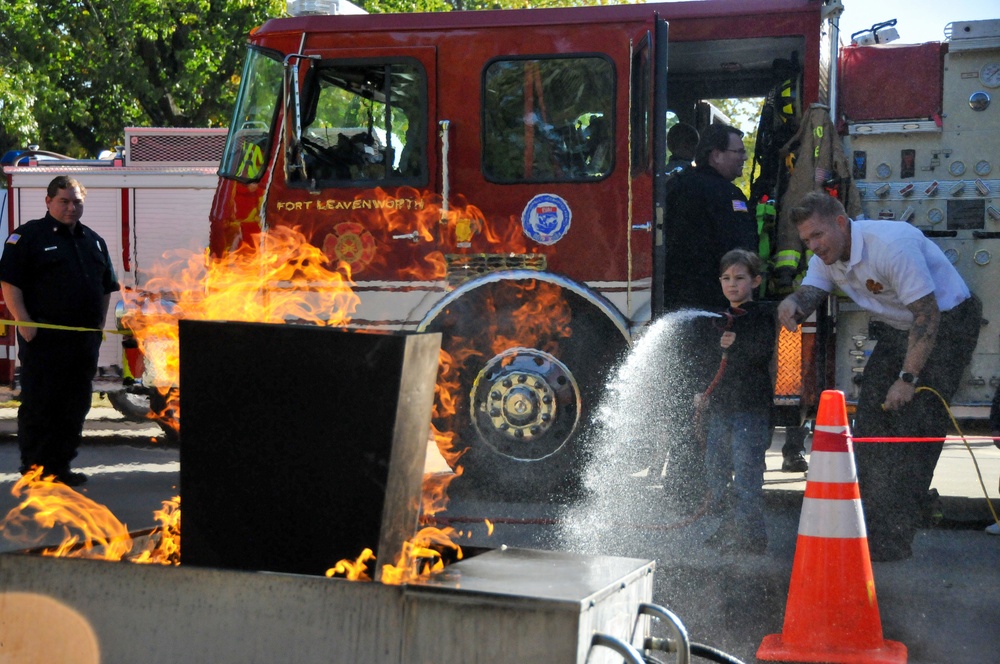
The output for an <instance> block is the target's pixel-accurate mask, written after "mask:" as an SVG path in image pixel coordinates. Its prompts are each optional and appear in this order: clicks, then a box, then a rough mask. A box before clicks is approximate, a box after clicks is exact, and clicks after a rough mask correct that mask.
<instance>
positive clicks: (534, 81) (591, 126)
mask: <svg viewBox="0 0 1000 664" xmlns="http://www.w3.org/2000/svg"><path fill="white" fill-rule="evenodd" d="M614 103H615V70H614V65H613V64H612V63H611V61H610V60H608V59H606V58H603V57H597V56H581V57H552V58H539V59H517V60H494V61H493V62H491V63H490V64H489V65H488V66H487V68H486V71H485V73H484V76H483V172H484V174H485V175H486V177H487V179H489V180H491V181H494V182H503V183H515V182H572V181H592V180H596V179H600V178H603V177H605V176H607V175H608V174H609V173H610V172H611V169H612V167H613V157H614V149H613V147H614V115H613V109H614Z"/></svg>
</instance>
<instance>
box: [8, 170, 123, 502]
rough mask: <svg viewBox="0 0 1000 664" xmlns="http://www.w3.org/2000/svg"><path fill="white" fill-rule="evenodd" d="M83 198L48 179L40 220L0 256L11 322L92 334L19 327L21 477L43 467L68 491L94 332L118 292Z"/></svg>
mask: <svg viewBox="0 0 1000 664" xmlns="http://www.w3.org/2000/svg"><path fill="white" fill-rule="evenodd" d="M86 195H87V191H86V189H84V188H83V186H81V185H80V183H79V182H77V181H76V180H74V179H73V178H70V177H67V176H60V177H57V178H56V179H54V180H53V181H52V182H50V183H49V186H48V191H47V196H46V197H45V206H46V208H47V209H48V212H47V214H46V215H45V217H43V218H42V219H35V220H33V221H29V222H28V223H26V224H24V225H22V226H20V227H18V228H17V229H16V230H15V231H14V232H13V233H12V234H11V235H10V236H9V237H8V238H7V241H6V243H5V244H4V250H3V256H2V257H0V286H2V287H3V295H4V300H5V301H6V304H7V308H8V309H9V310H10V312H11V314H12V315H13V316H14V319H15V320H17V321H18V322H23V323H32V322H34V323H47V324H54V325H62V326H67V327H81V328H88V330H90V331H77V330H60V329H48V328H40V327H32V326H28V325H25V326H18V328H17V335H18V360H19V361H20V364H21V374H20V382H21V395H20V401H21V406H20V408H19V410H18V412H17V439H18V445H19V446H20V450H21V468H20V470H21V473H22V474H23V473H26V472H28V471H29V470H30V469H31V468H32V467H33V466H42V467H43V468H44V470H43V474H44V475H45V476H48V475H54V476H55V477H56V479H57V480H58V481H61V482H63V483H65V484H68V485H70V486H77V485H80V484H83V483H84V482H86V481H87V476H86V475H84V474H83V473H78V472H72V471H70V461H72V459H73V458H74V457H76V452H77V448H78V447H79V446H80V442H81V438H82V434H83V421H84V418H85V417H86V415H87V413H88V412H89V411H90V403H91V394H92V389H93V385H92V381H93V378H94V374H95V373H96V372H97V361H98V353H99V350H100V345H101V332H100V329H101V328H102V327H103V325H104V320H105V317H106V316H107V312H108V305H109V303H110V297H111V293H112V292H114V291H117V290H119V285H118V281H117V279H116V278H115V272H114V268H113V267H112V264H111V256H110V255H109V253H108V247H107V244H106V243H105V242H104V240H103V239H101V237H100V236H99V235H98V234H97V233H95V232H94V231H92V230H91V229H89V228H87V227H86V226H84V225H83V224H82V223H80V217H81V215H82V214H83V202H84V198H85V196H86Z"/></svg>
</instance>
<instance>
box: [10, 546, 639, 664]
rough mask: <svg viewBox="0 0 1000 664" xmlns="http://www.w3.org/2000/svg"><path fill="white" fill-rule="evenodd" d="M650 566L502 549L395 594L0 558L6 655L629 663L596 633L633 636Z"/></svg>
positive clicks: (294, 579) (304, 578) (249, 576)
mask: <svg viewBox="0 0 1000 664" xmlns="http://www.w3.org/2000/svg"><path fill="white" fill-rule="evenodd" d="M653 571H654V563H653V562H651V561H643V560H636V559H628V558H617V557H611V556H588V555H579V554H573V553H564V552H546V551H526V550H517V549H508V550H495V551H490V552H487V553H484V554H482V555H480V556H476V557H474V558H470V559H468V560H463V561H461V562H458V563H455V564H454V565H451V566H449V567H448V568H446V570H445V571H444V572H443V573H440V574H438V575H435V576H434V577H432V578H431V579H430V580H429V581H426V582H423V583H417V584H410V585H406V586H388V585H383V584H380V583H365V582H355V581H345V580H343V579H326V578H322V577H317V576H311V575H297V574H280V573H263V572H245V571H239V570H223V569H211V568H205V567H186V566H184V565H181V566H180V567H162V566H152V565H136V564H132V563H110V562H102V561H95V560H80V559H68V558H47V557H41V556H36V555H27V554H21V553H8V554H0V660H4V661H46V662H72V663H73V664H96V663H97V662H130V661H141V662H144V663H146V664H159V663H161V662H162V663H163V664H173V663H174V662H178V661H189V662H214V663H218V664H228V663H230V662H231V663H233V664H236V663H239V664H253V663H260V664H273V663H274V662H333V663H334V664H338V663H343V664H395V663H398V664H422V663H427V664H467V663H468V662H477V663H480V664H499V663H501V662H503V663H511V664H523V663H524V662H541V661H544V662H551V663H553V664H560V663H566V664H569V663H574V664H583V662H588V664H611V663H612V662H620V661H621V657H617V658H615V657H614V656H613V654H611V653H610V651H603V652H602V651H599V650H595V651H594V652H593V654H592V656H591V657H590V659H589V660H588V659H587V650H588V647H589V644H590V642H591V639H592V637H593V635H594V634H595V633H602V634H608V635H611V636H615V637H617V638H620V639H623V640H626V641H631V640H632V638H633V630H634V627H635V625H636V616H637V615H638V607H639V604H640V603H642V602H649V601H650V599H651V597H652V587H653ZM645 631H646V627H645V625H642V624H640V627H639V630H638V634H637V635H635V638H637V639H640V638H641V637H642V636H643V635H644V633H645ZM40 644H45V645H44V648H41V646H40ZM40 648H41V649H40ZM40 652H43V653H44V660H37V659H33V658H34V657H37V655H38V654H39V653H40Z"/></svg>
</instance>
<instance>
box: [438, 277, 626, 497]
mask: <svg viewBox="0 0 1000 664" xmlns="http://www.w3.org/2000/svg"><path fill="white" fill-rule="evenodd" d="M616 314H617V310H616V309H614V307H613V306H611V305H610V304H609V303H607V302H606V301H605V300H604V299H603V298H602V297H601V296H599V295H597V294H596V293H593V292H591V291H588V290H586V289H584V288H581V287H579V286H577V285H575V284H572V282H569V281H568V280H564V279H561V278H559V277H554V276H551V275H542V274H539V273H531V272H521V271H518V272H510V273H495V274H493V275H490V276H489V277H487V278H484V279H482V280H479V281H477V282H470V283H467V284H466V285H465V286H463V287H461V288H459V289H457V290H456V291H453V292H452V293H451V295H450V296H449V298H447V299H446V301H444V302H443V303H441V304H440V305H439V306H438V307H435V309H434V310H433V311H432V312H431V314H430V315H429V316H428V319H427V320H428V322H427V324H426V325H423V326H421V327H422V329H425V330H426V331H432V332H441V334H442V341H441V347H442V351H443V353H442V366H441V371H440V373H439V376H438V387H437V395H436V401H435V411H434V419H433V422H434V426H435V427H436V428H437V429H438V431H439V432H441V434H443V435H442V436H441V437H439V441H438V447H439V449H440V451H441V453H442V456H444V458H445V460H446V461H447V462H448V464H449V466H451V468H452V469H453V470H455V471H456V472H459V470H460V472H461V473H462V477H463V483H465V484H467V485H468V486H471V487H473V488H474V490H475V491H476V492H477V493H486V494H490V495H496V496H501V497H504V498H509V499H518V498H537V497H539V496H549V497H552V496H558V495H559V494H564V495H565V496H566V497H567V498H569V497H572V495H573V494H574V493H575V491H574V490H575V488H577V487H578V485H579V482H580V479H581V477H580V472H579V471H580V469H582V468H583V467H584V465H585V461H586V458H587V451H586V450H585V449H582V445H581V440H582V437H581V436H580V432H581V430H583V429H584V428H585V422H586V419H587V417H588V416H589V414H590V412H591V410H592V409H593V407H594V406H595V405H596V403H597V401H598V399H599V398H600V396H601V392H602V389H603V387H604V385H605V382H606V380H607V376H608V375H609V373H610V371H611V370H612V368H613V367H614V366H615V364H616V363H617V362H618V361H619V360H620V359H621V357H622V356H623V355H624V353H625V352H626V351H627V349H628V335H627V332H626V328H625V326H624V321H623V320H621V318H620V316H619V317H618V319H616V318H615V315H616Z"/></svg>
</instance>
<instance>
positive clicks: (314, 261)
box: [122, 227, 358, 387]
mask: <svg viewBox="0 0 1000 664" xmlns="http://www.w3.org/2000/svg"><path fill="white" fill-rule="evenodd" d="M328 264H329V261H328V259H327V257H326V255H325V254H323V252H322V251H321V250H320V249H318V248H316V247H314V246H312V245H311V244H309V243H308V242H307V241H306V238H305V237H304V236H303V235H302V234H301V233H300V232H298V231H297V230H294V229H290V228H286V227H276V228H273V229H271V230H270V231H269V232H267V233H265V234H262V235H261V236H259V239H258V242H257V244H255V245H243V246H241V247H240V248H238V249H236V250H234V251H232V252H229V253H228V254H226V255H225V256H224V257H222V258H211V257H210V258H207V259H206V257H205V256H202V255H200V254H192V253H188V254H186V255H183V256H181V257H179V258H177V259H176V260H175V261H173V262H167V263H165V264H163V265H160V266H157V267H156V268H155V270H154V271H155V273H156V275H157V276H154V277H153V278H151V279H149V281H148V282H147V284H146V286H145V288H146V291H147V293H153V294H154V295H148V294H144V295H128V296H127V297H128V299H129V304H131V305H132V306H130V307H129V313H128V314H127V315H126V316H125V318H124V319H123V321H122V323H123V324H124V325H125V326H126V327H127V328H129V329H130V330H131V331H132V333H133V335H134V336H135V338H136V340H137V341H138V343H139V347H140V349H141V350H142V352H143V355H144V357H145V366H146V368H147V371H149V370H150V369H151V370H152V372H153V374H152V375H153V376H154V377H155V382H156V384H157V385H162V386H164V387H171V386H176V385H177V384H178V382H179V380H178V375H179V367H178V345H177V321H178V320H179V319H181V318H184V319H188V320H232V321H247V322H251V321H252V322H269V323H286V322H296V323H303V322H304V323H312V324H315V325H345V324H346V323H347V322H348V321H349V320H350V317H351V315H352V314H353V312H354V310H355V308H356V307H357V304H358V296H357V295H355V294H354V292H353V291H352V290H351V281H350V270H349V268H347V267H346V266H344V265H339V266H337V267H336V268H335V269H330V268H329V267H328Z"/></svg>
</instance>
